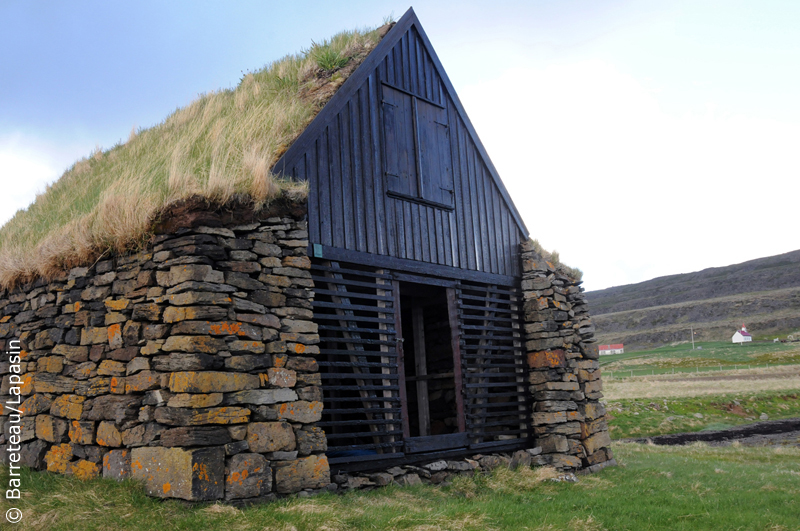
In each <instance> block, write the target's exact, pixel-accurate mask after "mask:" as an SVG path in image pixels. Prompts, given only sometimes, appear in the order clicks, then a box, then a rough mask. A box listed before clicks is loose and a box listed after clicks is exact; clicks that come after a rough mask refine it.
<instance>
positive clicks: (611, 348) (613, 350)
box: [598, 343, 625, 356]
mask: <svg viewBox="0 0 800 531" xmlns="http://www.w3.org/2000/svg"><path fill="white" fill-rule="evenodd" d="M598 350H599V351H600V355H601V356H605V355H606V354H623V353H625V345H623V344H622V343H617V344H616V345H600V347H599V348H598Z"/></svg>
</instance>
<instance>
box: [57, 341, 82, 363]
mask: <svg viewBox="0 0 800 531" xmlns="http://www.w3.org/2000/svg"><path fill="white" fill-rule="evenodd" d="M53 354H58V355H59V356H64V358H66V359H67V360H68V361H71V362H73V363H82V362H84V361H87V360H88V359H89V347H86V346H84V347H81V346H73V345H64V344H62V345H56V346H55V347H53Z"/></svg>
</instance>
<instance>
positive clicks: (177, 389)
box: [169, 371, 260, 393]
mask: <svg viewBox="0 0 800 531" xmlns="http://www.w3.org/2000/svg"><path fill="white" fill-rule="evenodd" d="M259 384H260V380H259V377H258V376H257V375H255V374H242V373H228V372H211V371H207V372H174V373H172V374H171V375H170V377H169V390H170V391H172V392H173V393H230V392H234V391H244V390H246V389H257V388H258V387H259Z"/></svg>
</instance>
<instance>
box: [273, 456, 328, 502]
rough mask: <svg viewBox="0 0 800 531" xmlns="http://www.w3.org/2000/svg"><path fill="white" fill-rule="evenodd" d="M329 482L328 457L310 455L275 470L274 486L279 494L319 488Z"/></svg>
mask: <svg viewBox="0 0 800 531" xmlns="http://www.w3.org/2000/svg"><path fill="white" fill-rule="evenodd" d="M330 482H331V472H330V467H329V466H328V458H327V457H325V456H324V455H310V456H308V457H305V458H300V459H297V460H296V461H292V462H291V463H290V464H288V465H286V466H281V467H279V468H276V470H275V487H276V490H277V491H278V492H279V493H281V494H289V493H292V492H299V491H301V490H303V489H319V488H322V487H325V486H327V485H328V484H330Z"/></svg>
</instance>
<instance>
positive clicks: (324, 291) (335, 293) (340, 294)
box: [314, 287, 394, 302]
mask: <svg viewBox="0 0 800 531" xmlns="http://www.w3.org/2000/svg"><path fill="white" fill-rule="evenodd" d="M319 295H330V296H333V297H347V298H349V299H368V300H375V301H390V302H391V301H394V297H387V296H386V295H373V294H371V293H358V292H355V291H347V292H343V291H331V290H328V289H319V288H316V287H315V288H314V296H315V297H316V296H319Z"/></svg>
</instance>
